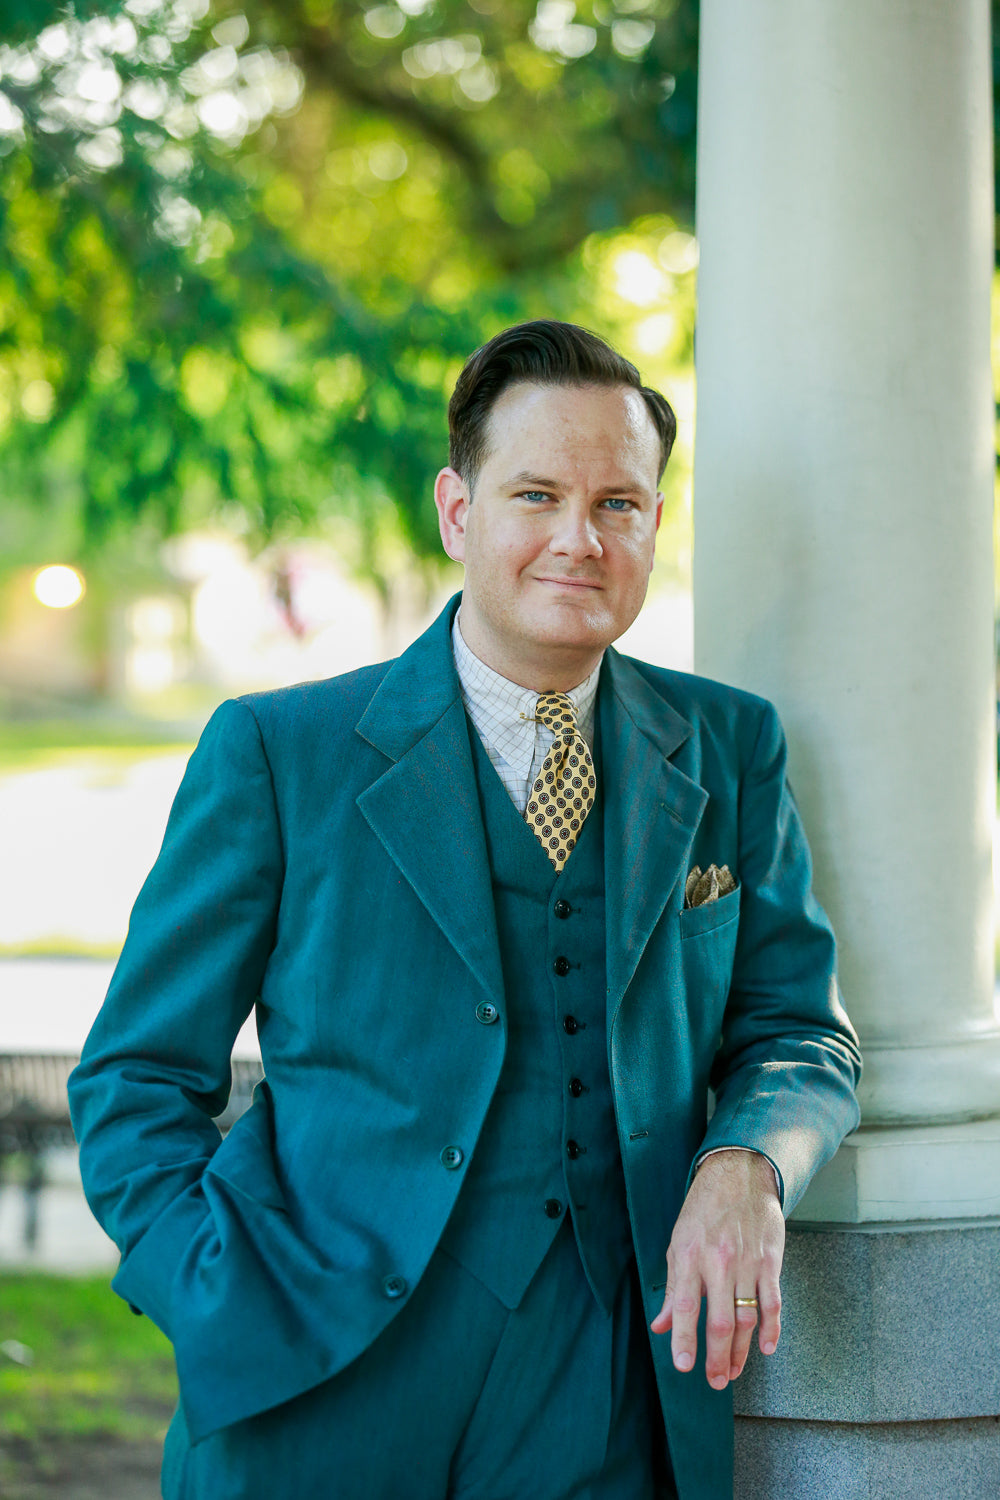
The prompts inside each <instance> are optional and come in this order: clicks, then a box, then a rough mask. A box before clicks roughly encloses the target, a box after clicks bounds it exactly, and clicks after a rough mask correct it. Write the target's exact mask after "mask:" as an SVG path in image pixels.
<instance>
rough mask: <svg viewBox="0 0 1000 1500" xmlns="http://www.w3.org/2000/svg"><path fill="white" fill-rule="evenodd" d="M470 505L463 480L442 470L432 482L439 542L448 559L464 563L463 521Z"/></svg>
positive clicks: (450, 470) (451, 471) (456, 474)
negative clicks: (439, 535) (439, 536)
mask: <svg viewBox="0 0 1000 1500" xmlns="http://www.w3.org/2000/svg"><path fill="white" fill-rule="evenodd" d="M471 503H472V501H471V497H470V495H469V491H468V488H467V486H466V483H465V480H464V479H463V478H462V476H461V474H458V473H456V471H455V470H454V469H442V470H441V472H440V474H439V475H438V477H437V479H436V480H435V481H434V504H435V505H436V506H437V513H438V527H439V529H440V532H441V541H442V544H443V546H444V550H445V551H446V552H447V554H448V556H449V557H452V558H454V559H455V561H456V562H464V561H465V519H466V516H467V515H468V511H469V506H470V504H471Z"/></svg>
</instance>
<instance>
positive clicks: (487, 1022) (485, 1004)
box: [476, 1000, 500, 1026]
mask: <svg viewBox="0 0 1000 1500" xmlns="http://www.w3.org/2000/svg"><path fill="white" fill-rule="evenodd" d="M499 1019H500V1012H499V1010H498V1009H497V1007H496V1006H495V1005H491V1004H490V1002H489V1000H480V1002H479V1004H478V1005H477V1006H476V1020H477V1021H482V1023H483V1025H484V1026H492V1025H493V1022H494V1021H499Z"/></svg>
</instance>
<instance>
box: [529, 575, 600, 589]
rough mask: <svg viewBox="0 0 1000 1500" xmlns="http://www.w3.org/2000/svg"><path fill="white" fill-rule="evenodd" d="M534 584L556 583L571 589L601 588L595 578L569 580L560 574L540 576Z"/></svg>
mask: <svg viewBox="0 0 1000 1500" xmlns="http://www.w3.org/2000/svg"><path fill="white" fill-rule="evenodd" d="M535 582H536V583H556V584H560V585H563V586H565V587H566V588H571V589H599V588H601V587H602V585H601V584H600V583H598V581H597V579H596V578H569V577H566V576H564V575H561V574H554V575H551V576H550V575H549V574H542V575H541V576H540V577H536V578H535Z"/></svg>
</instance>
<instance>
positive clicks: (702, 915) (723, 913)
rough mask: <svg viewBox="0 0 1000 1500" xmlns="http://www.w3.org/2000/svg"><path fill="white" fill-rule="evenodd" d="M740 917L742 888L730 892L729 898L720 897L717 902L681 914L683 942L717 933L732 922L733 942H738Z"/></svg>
mask: <svg viewBox="0 0 1000 1500" xmlns="http://www.w3.org/2000/svg"><path fill="white" fill-rule="evenodd" d="M739 916H740V887H739V886H737V887H736V889H735V891H730V892H729V894H728V896H720V897H719V898H718V900H717V901H704V902H702V904H701V906H689V907H687V908H686V909H685V910H684V911H682V912H681V941H682V942H684V941H686V940H688V939H690V938H698V937H702V936H704V934H705V933H708V932H715V931H716V930H717V929H718V928H721V927H725V926H726V925H727V924H728V923H730V922H732V923H733V924H734V925H733V932H732V937H733V941H734V942H735V940H736V926H737V924H738V923H739Z"/></svg>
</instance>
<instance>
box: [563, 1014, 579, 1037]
mask: <svg viewBox="0 0 1000 1500" xmlns="http://www.w3.org/2000/svg"><path fill="white" fill-rule="evenodd" d="M579 1030H580V1023H579V1021H578V1020H577V1019H576V1016H563V1031H565V1033H566V1035H567V1036H576V1033H577V1032H578V1031H579Z"/></svg>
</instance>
